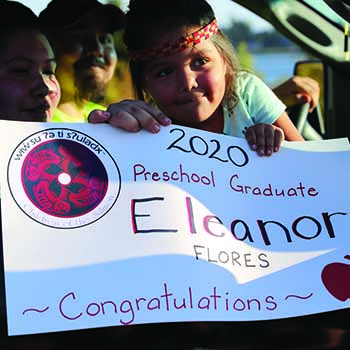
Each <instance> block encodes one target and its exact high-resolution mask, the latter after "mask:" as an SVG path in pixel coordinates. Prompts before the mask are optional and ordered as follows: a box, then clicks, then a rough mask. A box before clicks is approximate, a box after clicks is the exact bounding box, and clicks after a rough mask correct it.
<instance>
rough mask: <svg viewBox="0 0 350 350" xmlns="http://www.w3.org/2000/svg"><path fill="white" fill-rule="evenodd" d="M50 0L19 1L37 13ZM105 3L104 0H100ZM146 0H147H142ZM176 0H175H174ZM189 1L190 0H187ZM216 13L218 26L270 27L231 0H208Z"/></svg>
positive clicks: (123, 1)
mask: <svg viewBox="0 0 350 350" xmlns="http://www.w3.org/2000/svg"><path fill="white" fill-rule="evenodd" d="M49 1H50V0H21V2H22V3H23V4H25V5H27V6H29V7H30V8H31V9H32V10H33V11H34V12H35V13H36V14H37V15H38V14H39V13H40V11H41V10H43V9H44V8H45V7H46V5H47V4H48V2H49ZM100 1H101V2H103V3H105V2H107V1H106V0H100ZM144 1H147V0H144ZM175 1H176V0H175ZM189 1H190V0H189ZM128 2H129V1H128V0H122V1H121V3H122V9H123V10H126V9H127V4H128ZM208 2H209V3H210V4H211V5H212V7H213V9H214V12H215V13H216V16H217V19H218V22H219V26H221V27H225V26H227V25H228V24H229V23H230V21H231V20H232V19H236V20H240V21H242V20H246V21H248V22H249V25H250V27H251V29H252V30H253V31H264V30H269V29H271V28H272V27H271V25H270V24H269V23H268V22H266V21H265V20H263V19H261V18H260V17H258V16H256V15H255V14H252V13H251V12H250V11H248V10H246V9H244V8H243V7H241V6H240V5H237V4H235V3H233V2H232V1H231V0H208Z"/></svg>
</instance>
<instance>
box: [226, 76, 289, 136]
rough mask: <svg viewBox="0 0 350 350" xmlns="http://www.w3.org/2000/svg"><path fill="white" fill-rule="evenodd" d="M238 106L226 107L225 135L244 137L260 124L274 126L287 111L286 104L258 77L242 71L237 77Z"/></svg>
mask: <svg viewBox="0 0 350 350" xmlns="http://www.w3.org/2000/svg"><path fill="white" fill-rule="evenodd" d="M237 97H238V101H237V104H236V105H235V106H234V107H233V108H230V107H229V106H228V105H227V103H226V104H225V105H224V134H226V135H230V136H236V137H244V134H245V131H246V130H247V129H248V128H249V127H250V126H252V125H255V124H259V123H267V124H273V123H274V122H275V121H276V120H277V119H278V117H279V116H280V115H281V114H282V112H284V111H285V109H286V106H285V104H284V103H283V102H282V101H281V100H280V99H279V98H278V97H277V96H276V95H275V93H274V92H273V91H272V89H271V88H270V87H268V86H267V85H266V84H265V83H264V82H263V81H262V80H261V79H260V78H258V77H257V76H256V75H254V74H251V73H248V72H245V71H242V72H240V73H239V74H238V77H237Z"/></svg>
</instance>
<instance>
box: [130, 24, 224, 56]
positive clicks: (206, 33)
mask: <svg viewBox="0 0 350 350" xmlns="http://www.w3.org/2000/svg"><path fill="white" fill-rule="evenodd" d="M218 29H219V28H218V25H217V21H216V18H214V19H213V20H212V21H211V22H210V23H209V24H207V25H205V26H204V27H202V28H201V29H199V30H197V31H196V32H193V33H191V34H189V35H187V36H183V37H181V38H180V39H179V40H177V41H176V42H175V43H166V44H164V45H161V46H158V47H152V48H149V49H141V50H128V54H129V59H130V60H131V61H146V60H148V59H151V58H159V57H164V56H169V55H171V54H173V53H176V52H179V51H183V50H186V49H187V48H189V47H193V46H196V45H198V44H199V43H200V42H202V41H203V40H207V39H209V38H210V37H211V36H212V35H214V34H216V33H217V31H218Z"/></svg>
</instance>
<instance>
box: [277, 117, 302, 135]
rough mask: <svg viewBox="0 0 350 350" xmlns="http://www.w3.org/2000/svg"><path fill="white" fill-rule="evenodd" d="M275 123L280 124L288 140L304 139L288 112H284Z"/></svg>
mask: <svg viewBox="0 0 350 350" xmlns="http://www.w3.org/2000/svg"><path fill="white" fill-rule="evenodd" d="M273 125H275V126H278V127H279V128H281V129H282V130H283V132H284V138H285V140H286V141H304V139H303V137H302V136H301V134H300V133H299V131H298V130H297V128H296V127H295V125H294V124H293V122H292V121H291V120H290V118H289V116H288V114H287V113H286V112H283V113H282V114H281V115H280V116H279V117H278V118H277V120H276V121H275V122H274V123H273Z"/></svg>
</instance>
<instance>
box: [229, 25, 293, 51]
mask: <svg viewBox="0 0 350 350" xmlns="http://www.w3.org/2000/svg"><path fill="white" fill-rule="evenodd" d="M223 31H224V32H225V34H226V35H227V36H228V37H229V38H230V40H231V41H232V43H233V45H234V46H235V47H237V46H238V45H239V44H240V43H242V42H244V43H246V45H247V47H248V49H249V50H250V51H257V50H262V49H265V50H266V49H269V48H276V47H279V48H281V47H296V45H295V44H294V43H293V42H292V41H290V40H289V39H287V38H285V37H284V36H283V35H281V34H280V33H278V32H277V31H276V30H274V29H273V30H270V31H263V32H255V31H253V30H252V29H251V27H250V25H249V24H248V23H247V22H243V21H234V22H232V24H231V26H230V27H225V28H223Z"/></svg>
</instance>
